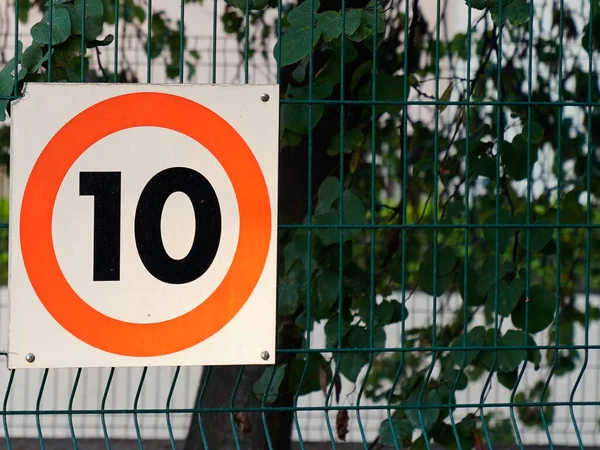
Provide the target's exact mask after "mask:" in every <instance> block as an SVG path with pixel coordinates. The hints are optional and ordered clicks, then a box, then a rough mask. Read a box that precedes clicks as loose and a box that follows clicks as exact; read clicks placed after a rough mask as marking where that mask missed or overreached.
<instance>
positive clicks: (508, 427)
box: [0, 0, 600, 450]
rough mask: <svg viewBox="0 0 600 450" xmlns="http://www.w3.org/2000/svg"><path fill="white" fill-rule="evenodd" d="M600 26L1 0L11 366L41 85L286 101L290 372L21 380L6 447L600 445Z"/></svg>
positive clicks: (360, 5) (251, 7) (202, 2)
mask: <svg viewBox="0 0 600 450" xmlns="http://www.w3.org/2000/svg"><path fill="white" fill-rule="evenodd" d="M599 14H600V2H599V1H598V0H573V1H569V2H566V1H565V0H466V1H465V0H445V1H444V0H438V1H437V2H432V1H428V0H320V1H319V0H303V1H302V0H290V1H285V2H284V1H282V0H266V1H265V0H214V1H213V2H210V1H208V0H181V1H177V2H176V1H172V2H162V3H161V4H158V2H157V1H154V2H153V0H47V1H45V2H42V1H37V0H35V1H34V0H12V1H10V0H9V1H8V2H4V3H3V4H2V5H0V120H2V122H0V156H1V157H2V159H1V161H0V163H2V164H3V165H4V168H5V169H6V170H5V173H4V174H3V179H2V180H1V181H2V183H4V184H3V186H4V188H3V189H4V191H2V192H1V196H0V197H1V202H2V203H1V206H2V208H1V210H0V214H2V217H1V218H0V219H1V220H2V222H4V223H3V225H2V228H1V229H0V234H1V236H0V238H1V239H2V242H1V243H0V254H1V259H0V264H2V267H1V269H2V270H1V271H0V272H1V273H0V278H1V281H2V289H3V290H0V325H1V330H0V344H1V347H2V348H1V349H2V350H3V353H2V355H3V356H6V348H7V343H6V335H7V327H8V317H7V293H6V290H5V284H6V277H7V274H6V269H7V267H6V252H7V245H6V242H7V237H8V229H7V223H6V222H7V214H8V208H7V202H8V199H7V191H6V188H7V183H8V180H9V178H10V174H9V173H8V170H7V167H8V160H9V148H10V141H9V131H8V130H9V127H10V102H11V101H13V100H16V99H18V98H19V96H20V95H21V93H22V89H23V84H24V83H25V82H28V83H32V82H57V83H58V82H98V83H135V82H138V83H257V84H262V83H272V82H277V83H278V84H279V85H280V87H281V108H280V112H281V123H280V143H281V144H280V155H279V158H280V179H281V183H280V193H279V198H280V209H279V221H280V227H279V231H280V241H279V249H280V256H279V269H278V271H279V278H278V346H277V363H276V365H275V366H274V367H267V368H262V367H242V368H240V367H208V368H201V367H187V368H179V367H172V368H171V367H167V368H143V369H111V368H105V369H84V370H82V369H79V370H42V371H33V370H29V371H8V370H5V371H3V372H1V373H0V386H2V387H4V396H3V404H2V409H1V410H2V414H1V415H2V421H3V427H2V430H1V431H0V432H2V433H3V436H4V442H5V447H6V448H28V447H29V446H31V447H37V446H39V447H40V448H70V447H72V448H75V449H77V448H95V447H96V446H97V447H99V448H100V447H106V448H156V446H157V445H158V446H160V445H162V446H164V448H183V449H186V450H189V449H201V448H211V449H225V448H227V449H229V448H239V449H246V448H248V449H258V448H270V449H276V450H280V449H281V450H286V449H288V448H291V445H292V444H291V443H292V442H293V445H294V446H295V447H296V448H333V449H337V448H341V449H342V448H362V449H375V448H380V449H381V448H396V449H400V448H416V449H420V448H426V449H429V448H431V447H432V446H438V447H440V446H441V447H442V448H452V449H461V450H462V449H468V448H476V449H482V448H490V449H492V448H494V447H497V448H500V447H501V448H505V447H507V446H509V447H518V448H523V447H525V446H531V445H541V446H544V447H546V446H547V447H549V448H554V447H557V446H574V447H579V448H583V447H598V446H599V445H600V444H599V441H600V411H599V409H600V372H599V369H600V356H599V355H600V351H599V350H600V327H599V326H598V320H599V319H600V300H599V294H598V289H597V286H598V282H599V281H600V263H599V262H598V258H596V252H597V251H598V249H600V234H599V233H598V228H600V220H598V219H600V217H599V213H598V211H599V208H598V206H599V205H598V203H599V199H600V152H599V148H598V143H599V142H600V133H599V132H598V130H600V112H599V110H598V106H599V105H600V102H599V98H600V85H599V80H598V72H597V67H596V66H597V62H598V56H599V52H600V34H599V33H600V15H599ZM199 36H202V37H199ZM240 339H243V337H240ZM0 389H1V388H0ZM122 440H125V441H124V442H125V444H123V443H122V442H121V441H122ZM118 445H125V446H126V447H118ZM22 446H24V447H22Z"/></svg>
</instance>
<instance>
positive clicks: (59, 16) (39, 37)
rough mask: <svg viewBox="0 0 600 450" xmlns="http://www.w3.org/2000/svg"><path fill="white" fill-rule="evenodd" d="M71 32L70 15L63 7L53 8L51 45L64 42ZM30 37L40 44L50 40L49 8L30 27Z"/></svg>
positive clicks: (46, 43) (45, 43)
mask: <svg viewBox="0 0 600 450" xmlns="http://www.w3.org/2000/svg"><path fill="white" fill-rule="evenodd" d="M70 34H71V17H70V16H69V12H68V11H67V10H66V9H65V8H55V9H54V11H53V12H52V45H58V44H62V43H63V42H65V41H66V40H67V39H68V38H69V35H70ZM31 37H32V38H33V40H34V41H35V42H36V43H38V44H41V45H48V42H49V41H50V10H47V11H46V12H45V13H44V16H43V18H42V20H41V21H40V22H38V23H36V24H35V25H34V26H32V27H31Z"/></svg>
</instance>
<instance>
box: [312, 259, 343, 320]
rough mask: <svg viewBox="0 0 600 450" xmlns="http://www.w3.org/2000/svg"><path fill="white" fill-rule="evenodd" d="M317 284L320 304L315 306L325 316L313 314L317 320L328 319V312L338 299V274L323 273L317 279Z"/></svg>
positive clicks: (316, 312)
mask: <svg viewBox="0 0 600 450" xmlns="http://www.w3.org/2000/svg"><path fill="white" fill-rule="evenodd" d="M316 283H317V295H318V296H319V302H318V304H317V305H315V309H318V311H319V312H322V313H323V314H320V313H319V312H318V311H313V313H314V314H315V317H316V318H317V319H321V318H326V317H327V315H328V314H327V313H328V311H329V310H330V309H331V307H332V306H333V305H334V304H335V302H336V300H337V299H338V295H339V281H338V274H337V273H335V272H330V271H326V272H323V273H321V274H320V275H319V276H318V277H317V280H316ZM321 316H322V317H321Z"/></svg>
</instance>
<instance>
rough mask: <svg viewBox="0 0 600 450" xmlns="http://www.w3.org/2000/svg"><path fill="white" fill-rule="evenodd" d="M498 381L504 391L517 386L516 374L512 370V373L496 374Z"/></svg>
mask: <svg viewBox="0 0 600 450" xmlns="http://www.w3.org/2000/svg"><path fill="white" fill-rule="evenodd" d="M496 375H497V377H498V381H499V382H500V384H501V385H502V386H504V387H505V388H506V389H513V388H514V387H515V386H516V384H517V377H518V375H519V374H518V372H517V371H516V370H513V371H512V372H498V373H497V374H496Z"/></svg>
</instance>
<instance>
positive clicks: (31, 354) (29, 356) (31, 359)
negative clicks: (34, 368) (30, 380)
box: [25, 353, 35, 363]
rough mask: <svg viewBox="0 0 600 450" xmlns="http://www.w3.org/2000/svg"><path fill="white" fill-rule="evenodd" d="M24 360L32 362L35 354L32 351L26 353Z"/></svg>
mask: <svg viewBox="0 0 600 450" xmlns="http://www.w3.org/2000/svg"><path fill="white" fill-rule="evenodd" d="M25 361H27V362H28V363H32V362H34V361H35V355H34V354H33V353H27V355H26V356H25Z"/></svg>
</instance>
